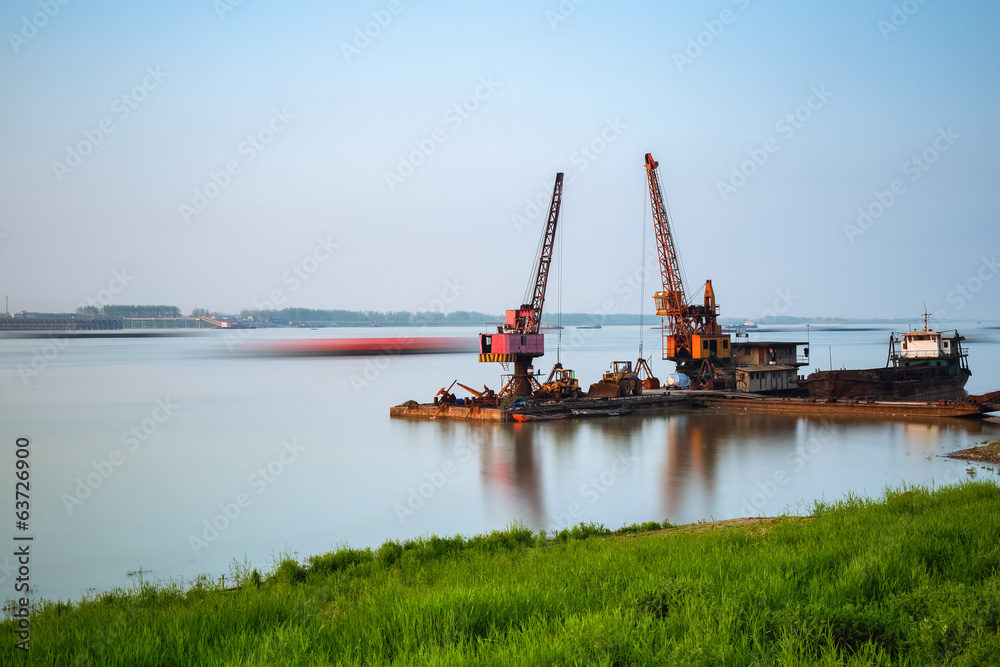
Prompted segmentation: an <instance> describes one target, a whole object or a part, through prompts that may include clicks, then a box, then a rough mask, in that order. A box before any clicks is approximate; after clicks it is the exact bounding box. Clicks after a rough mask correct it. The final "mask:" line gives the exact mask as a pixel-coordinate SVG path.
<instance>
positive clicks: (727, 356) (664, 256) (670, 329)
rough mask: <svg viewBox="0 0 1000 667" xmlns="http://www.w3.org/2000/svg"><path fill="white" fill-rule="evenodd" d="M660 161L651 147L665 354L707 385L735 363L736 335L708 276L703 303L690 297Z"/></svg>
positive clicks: (651, 192) (655, 298)
mask: <svg viewBox="0 0 1000 667" xmlns="http://www.w3.org/2000/svg"><path fill="white" fill-rule="evenodd" d="M657 167H659V163H658V162H656V160H654V159H653V156H652V155H651V154H650V153H646V178H647V181H648V182H649V201H650V205H651V206H652V209H653V230H654V232H655V233H656V249H657V251H658V252H659V255H660V276H661V278H662V279H663V290H662V291H660V292H657V293H656V294H654V295H653V301H654V302H655V304H656V314H657V315H659V316H660V317H665V318H666V325H665V326H663V327H661V329H662V335H663V358H664V359H666V360H669V361H673V362H674V363H676V364H677V372H678V373H684V374H685V375H687V376H689V377H691V378H692V383H693V384H697V385H698V386H708V385H710V384H711V382H712V380H713V378H714V377H715V375H716V373H715V368H717V367H720V366H728V365H730V361H731V359H732V344H731V343H732V341H731V339H730V336H729V334H723V333H722V327H720V326H719V322H718V316H719V307H718V305H717V304H716V303H715V290H713V289H712V281H711V280H706V281H705V298H704V301H703V303H702V304H701V305H698V304H689V303H688V302H687V297H686V296H685V294H684V281H683V278H682V277H681V270H680V262H679V259H678V254H677V248H676V247H674V236H673V232H672V231H671V229H670V220H669V218H668V216H667V206H666V201H665V200H664V198H663V189H662V188H661V187H660V175H659V172H658V171H657Z"/></svg>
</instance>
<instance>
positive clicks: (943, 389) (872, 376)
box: [801, 366, 972, 401]
mask: <svg viewBox="0 0 1000 667" xmlns="http://www.w3.org/2000/svg"><path fill="white" fill-rule="evenodd" d="M971 375H972V373H971V372H970V371H969V370H968V369H965V368H954V367H952V368H948V367H946V366H938V367H930V368H870V369H865V370H840V371H819V372H816V373H812V374H810V375H809V376H808V377H807V378H806V379H805V381H803V382H802V383H801V384H804V385H805V388H806V390H807V391H808V392H809V396H810V397H811V398H874V399H876V400H884V401H952V400H957V399H961V398H964V396H965V392H964V391H963V389H964V388H965V383H966V382H968V381H969V377H970V376H971Z"/></svg>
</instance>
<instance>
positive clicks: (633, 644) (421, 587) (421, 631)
mask: <svg viewBox="0 0 1000 667" xmlns="http://www.w3.org/2000/svg"><path fill="white" fill-rule="evenodd" d="M998 509H1000V487H998V486H997V485H996V484H993V483H990V482H970V483H966V484H962V485H960V486H957V487H951V488H946V489H941V490H938V491H936V492H933V493H932V492H929V491H927V490H925V489H919V488H914V489H908V490H900V491H892V492H889V493H887V494H886V495H885V497H883V498H882V499H881V500H880V501H869V500H862V499H847V500H845V501H842V502H839V503H835V504H829V505H819V506H817V507H816V509H815V511H814V513H813V514H812V516H811V517H806V518H801V519H800V518H781V519H775V520H761V521H752V522H744V523H742V524H738V525H715V524H696V525H694V526H687V527H681V528H670V529H660V530H656V531H649V530H648V529H649V528H652V526H653V525H655V524H651V525H643V526H633V527H631V529H630V530H627V531H622V532H621V533H620V534H615V535H604V536H601V535H599V533H601V532H602V531H601V530H600V528H599V527H596V526H589V527H577V529H575V531H574V532H573V534H570V533H564V534H562V535H560V536H559V537H558V539H555V540H552V539H544V538H540V537H539V536H538V535H535V534H532V533H531V532H530V531H529V530H527V529H524V528H521V527H512V528H509V529H508V530H506V531H502V532H495V533H492V534H490V535H485V536H479V537H475V538H470V539H463V538H459V537H456V538H438V537H430V538H426V539H421V540H415V541H410V542H406V543H403V544H397V543H394V542H387V543H386V544H384V545H382V547H380V548H378V549H377V550H352V549H347V548H345V549H341V550H339V551H337V552H334V553H329V554H325V555H322V556H317V557H313V558H310V559H309V561H308V562H307V563H304V564H303V563H297V562H296V561H294V560H290V559H286V560H284V561H282V562H281V563H279V564H277V565H276V566H275V568H274V570H273V571H272V572H270V573H267V574H266V575H264V576H261V575H259V574H258V573H256V572H254V571H248V570H247V569H246V568H241V567H238V566H237V567H234V569H233V573H232V576H233V577H235V580H232V579H228V578H227V581H226V584H225V585H226V587H230V588H231V589H230V590H224V589H223V588H222V587H221V586H218V585H213V584H211V583H209V582H207V581H201V582H198V583H196V584H195V585H193V586H191V585H189V586H187V587H183V588H182V587H180V586H177V585H171V586H153V585H151V584H139V585H137V586H136V587H135V588H133V589H132V590H129V591H124V590H118V591H113V592H107V593H102V594H98V595H94V596H92V597H89V598H87V599H84V600H81V601H79V602H75V603H72V604H64V603H45V604H44V605H42V607H41V608H40V609H39V610H37V612H36V613H35V614H34V615H33V616H32V618H31V633H32V634H31V644H30V647H31V654H30V657H31V660H30V664H32V665H49V664H59V665H123V666H126V665H127V666H129V667H132V666H136V665H223V664H226V665H228V664H239V665H278V664H280V665H325V664H354V663H362V662H365V663H370V664H387V663H395V664H400V665H409V664H552V663H556V664H562V663H567V664H584V663H586V664H617V665H625V664H630V665H644V664H668V663H669V664H692V665H716V664H718V665H722V664H725V665H751V664H760V663H766V664H781V665H800V664H801V665H813V664H858V665H862V664H884V665H888V664H913V665H928V664H931V665H933V664H956V665H988V664H997V662H998V660H1000V634H998V631H1000V543H998V540H997V535H1000V512H998ZM636 530H638V532H634V531H636ZM233 586H235V587H234V588H232V587H233ZM0 629H2V636H3V637H4V638H5V639H4V640H3V647H2V649H0V663H2V664H5V665H7V664H27V660H25V659H24V658H25V657H26V656H24V655H23V654H22V653H21V652H20V651H16V650H15V649H14V648H13V646H14V642H15V641H17V639H16V636H15V635H14V634H13V629H14V624H13V623H12V622H11V621H9V620H7V621H4V622H3V624H2V628H0Z"/></svg>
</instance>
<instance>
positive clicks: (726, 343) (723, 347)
mask: <svg viewBox="0 0 1000 667" xmlns="http://www.w3.org/2000/svg"><path fill="white" fill-rule="evenodd" d="M722 349H723V350H728V349H729V341H728V340H723V341H722Z"/></svg>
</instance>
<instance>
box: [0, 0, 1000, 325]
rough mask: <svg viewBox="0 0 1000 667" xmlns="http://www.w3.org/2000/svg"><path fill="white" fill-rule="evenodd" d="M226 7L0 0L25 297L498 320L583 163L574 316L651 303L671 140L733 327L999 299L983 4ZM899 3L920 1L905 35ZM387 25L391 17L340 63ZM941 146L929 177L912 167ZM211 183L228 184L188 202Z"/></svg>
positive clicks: (5, 229)
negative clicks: (72, 151) (414, 161)
mask: <svg viewBox="0 0 1000 667" xmlns="http://www.w3.org/2000/svg"><path fill="white" fill-rule="evenodd" d="M230 4H231V0H230ZM226 6H228V4H227V0H218V2H213V1H212V0H197V1H194V0H188V1H181V2H171V3H162V4H161V3H135V2H133V3H124V2H123V3H113V2H80V1H70V2H68V3H67V4H65V5H61V4H59V3H58V1H57V0H42V1H41V2H38V0H36V1H35V2H24V1H21V0H17V1H11V2H7V3H5V4H4V7H3V9H0V28H2V31H3V33H4V35H5V38H4V44H3V46H2V47H0V53H2V56H0V75H2V77H3V81H4V83H5V85H4V91H5V95H4V100H3V106H2V107H0V108H2V119H3V123H2V124H0V133H2V134H0V141H2V145H3V160H2V179H0V195H2V201H3V202H4V204H5V206H4V207H3V213H2V216H0V290H2V293H0V296H5V295H9V296H10V298H11V303H10V306H11V310H13V311H16V310H20V309H22V308H25V309H29V310H62V311H65V310H73V309H74V308H75V307H76V306H77V305H78V304H79V303H81V302H83V301H85V300H86V299H87V298H96V297H97V295H100V294H101V293H102V292H101V290H105V289H108V287H109V283H110V282H111V281H112V279H113V275H112V271H113V270H118V271H120V270H121V269H123V268H124V269H126V271H127V275H129V276H133V278H130V279H129V280H128V284H127V285H125V286H124V288H123V289H119V291H118V293H117V294H114V295H113V299H114V300H113V303H165V304H172V305H177V306H179V307H181V308H182V310H184V311H188V310H190V309H191V308H193V307H194V306H195V305H198V306H202V307H208V308H211V309H215V310H223V311H233V312H235V311H238V310H240V309H241V308H247V307H252V306H254V305H255V304H260V303H263V302H265V301H267V300H268V299H270V298H271V297H272V296H277V297H279V299H280V305H294V306H304V307H314V308H348V309H375V310H425V309H428V308H440V307H441V304H444V307H445V308H446V309H447V310H478V311H486V312H499V311H502V310H503V309H505V308H510V307H514V306H516V305H518V304H519V303H520V300H521V297H522V295H523V292H524V288H525V285H526V284H527V282H528V279H529V275H528V274H529V271H530V269H531V265H532V262H533V259H534V257H533V255H534V253H535V250H536V246H537V239H538V235H539V232H540V229H541V227H540V224H541V218H542V217H543V216H542V215H538V216H537V217H536V218H534V219H533V220H529V219H528V218H527V217H525V218H522V219H520V220H519V219H518V218H517V216H519V215H520V216H524V215H525V213H526V210H527V212H530V206H529V205H528V204H527V203H526V199H530V198H535V197H539V196H540V198H541V199H544V200H546V205H547V198H548V194H549V192H550V191H551V186H552V181H553V178H554V174H555V172H556V171H564V172H565V173H566V174H567V177H568V182H567V185H566V189H565V207H564V214H565V215H564V218H563V221H562V222H563V225H564V234H565V235H564V237H563V241H564V244H565V245H564V249H563V255H562V256H563V260H564V261H563V264H564V266H563V306H564V310H567V311H589V312H612V311H613V312H638V310H639V308H640V298H641V299H642V301H641V304H642V305H643V306H644V307H645V308H646V310H647V312H648V311H649V306H650V302H651V298H650V297H651V294H652V292H653V291H654V290H655V288H656V283H657V282H658V279H659V277H658V270H657V268H656V267H655V266H651V267H650V269H651V271H652V273H651V276H652V279H651V280H647V283H646V288H645V292H646V293H645V294H643V295H641V296H640V294H639V293H638V290H637V289H632V288H629V287H628V286H627V284H626V283H625V282H624V279H625V276H627V275H630V274H636V273H637V268H638V267H639V262H640V259H641V245H642V231H643V230H642V225H643V214H644V210H645V206H646V205H647V204H646V203H645V200H644V193H645V188H646V185H645V170H644V168H643V155H644V154H645V153H646V152H652V153H653V155H654V157H655V158H656V159H657V160H659V162H660V175H661V179H662V181H663V186H664V189H665V191H666V196H667V198H668V200H669V203H670V207H671V212H672V214H673V222H674V229H675V233H676V237H677V242H678V245H679V248H678V249H679V252H680V254H681V257H682V261H683V264H684V267H685V272H686V275H687V280H688V291H689V293H690V294H691V295H692V296H693V295H694V294H696V293H697V292H698V290H699V289H700V287H701V285H702V284H703V282H704V280H705V279H706V278H711V279H712V280H713V284H714V286H715V289H716V293H717V296H718V300H719V302H720V304H721V306H722V313H723V315H724V316H733V317H760V316H761V315H763V314H768V309H769V308H772V307H773V306H774V304H775V300H776V299H777V300H778V301H779V304H781V309H782V312H784V313H786V314H789V315H798V316H807V317H808V316H814V315H815V316H821V315H840V316H848V317H865V316H890V317H897V316H899V317H909V316H914V315H915V314H916V313H919V312H920V310H921V309H922V308H923V305H924V304H925V303H926V304H927V307H928V308H930V309H931V310H934V311H937V312H941V311H947V316H948V317H951V318H961V319H968V318H987V317H993V316H995V315H996V313H997V312H998V306H1000V276H997V275H996V274H997V273H998V272H1000V268H994V264H993V263H992V258H993V257H995V256H996V255H997V254H1000V233H998V232H997V229H998V226H997V220H996V217H997V215H996V209H997V206H996V203H995V201H994V199H995V198H994V196H993V195H994V193H995V192H996V186H995V182H996V180H997V175H998V169H997V166H996V164H995V160H996V156H997V155H1000V133H998V130H997V124H996V119H997V117H998V116H1000V113H998V112H1000V99H998V86H997V83H998V71H1000V69H998V65H1000V42H998V40H997V39H996V37H995V26H996V25H997V24H998V19H1000V6H997V5H996V4H995V3H991V2H985V1H981V2H963V3H943V2H930V1H927V2H925V3H924V4H920V3H919V1H918V0H911V1H910V2H909V3H901V2H895V3H894V2H870V1H865V2H861V1H855V0H849V1H847V2H837V3H795V2H787V1H786V2H779V1H769V2H766V3H765V2H761V1H760V0H749V1H747V0H740V1H739V2H731V1H728V0H717V1H713V2H702V3H693V2H691V3H656V2H623V3H610V2H600V1H597V0H587V1H586V2H582V4H579V5H576V4H575V3H573V2H572V1H571V0H566V1H565V2H563V3H562V5H560V3H559V2H556V1H552V2H538V3H535V2H516V1H515V2H506V3H486V2H471V3H460V2H427V1H421V2H407V1H406V0H398V2H393V3H390V2H358V3H347V4H346V6H345V5H336V6H333V5H331V4H328V3H319V2H287V3H275V2H271V3H268V2H263V1H262V0H244V1H243V2H242V3H241V4H239V5H237V6H235V7H232V11H229V12H225V13H221V18H220V10H219V8H220V7H226ZM560 6H562V7H563V9H564V10H565V9H566V8H573V12H572V13H571V14H569V15H568V16H565V17H563V16H560V18H564V19H565V20H560V21H558V22H555V21H554V20H553V17H554V16H556V15H558V13H559V11H560ZM894 6H895V7H897V8H901V7H902V8H905V9H908V10H910V11H911V14H909V15H904V14H897V15H896V17H895V18H896V22H897V23H899V24H900V25H899V26H898V30H893V31H891V32H889V31H887V30H886V26H888V25H892V23H891V21H892V19H893V12H894ZM46 7H47V8H48V11H49V13H51V14H53V16H51V17H48V16H45V14H44V12H45V8H46ZM56 8H57V10H56ZM391 10H395V13H392V11H391ZM899 11H902V9H900V10H899ZM373 12H375V13H376V15H381V18H382V19H383V22H384V23H387V24H386V25H384V26H380V27H379V28H378V30H377V34H376V35H375V36H374V37H371V38H370V41H369V43H367V44H366V45H365V44H364V42H363V41H359V42H358V44H360V45H362V46H363V48H357V46H355V48H357V51H356V52H352V53H350V54H348V55H345V52H344V51H345V49H344V45H345V44H352V42H353V40H355V36H356V31H357V30H362V31H363V30H364V29H365V26H366V24H369V23H370V22H372V21H374V20H375V18H373ZM724 12H727V13H724ZM566 13H567V14H568V13H569V12H566ZM903 16H905V18H906V21H905V23H904V22H903V21H902V20H901V17H903ZM386 17H391V21H388V22H387V21H386ZM26 21H27V23H25V22H26ZM727 21H728V23H727ZM880 21H882V22H883V23H882V24H881V26H880ZM32 24H42V25H41V27H38V28H37V29H36V30H33V29H32V28H34V27H35V25H32ZM893 27H896V26H893ZM369 29H370V32H373V33H375V32H376V30H375V29H374V24H372V25H371V26H369ZM713 30H714V31H715V32H716V33H717V34H712V31H713ZM699 39H700V41H701V42H702V44H703V45H704V46H702V47H700V48H701V52H700V53H698V51H697V49H695V48H694V47H691V46H690V45H691V44H692V43H697V41H698V40H699ZM689 40H692V41H691V42H689ZM685 53H687V54H688V55H693V56H694V57H692V58H691V60H690V62H683V61H680V60H679V58H678V56H679V55H684V54H685ZM348 56H349V57H348ZM149 72H154V73H157V75H156V76H152V75H151V74H149ZM484 81H485V82H487V84H488V85H487V84H484V83H483V82H484ZM144 85H145V87H143V86H144ZM137 87H138V88H137ZM814 90H818V91H822V92H823V95H822V97H816V96H815V94H814V92H813V91H814ZM134 91H135V92H134ZM477 92H478V94H479V98H478V99H477V98H476V97H475V95H476V94H477ZM123 95H125V96H126V102H128V101H129V97H130V96H134V97H139V98H142V99H140V100H136V99H134V97H133V99H132V100H131V106H134V108H131V109H129V108H127V106H126V103H125V102H121V101H120V98H121V97H122V96H123ZM811 95H812V96H813V97H810V96H811ZM470 96H472V97H470ZM116 100H119V101H118V102H116ZM464 100H468V102H467V104H468V106H470V107H475V108H474V109H472V110H469V111H464V110H463V111H462V114H463V115H459V114H458V113H457V112H456V111H455V110H454V106H455V105H456V104H458V105H462V104H463V101H464ZM809 102H811V103H812V105H813V108H812V109H808V107H806V108H801V107H803V105H807V104H808V103H809ZM460 108H461V107H460ZM126 110H127V111H128V115H127V116H126V115H125V111H126ZM796 112H798V113H799V114H800V118H804V117H808V118H807V119H806V120H804V121H802V122H799V121H796V123H797V124H798V125H799V126H798V127H792V126H791V125H790V124H779V121H781V119H782V118H783V117H785V116H786V114H793V115H794V114H795V113H796ZM102 122H103V123H104V127H105V128H107V127H111V128H112V131H111V132H110V133H107V134H105V133H104V132H100V127H101V123H102ZM786 123H787V121H786ZM435 131H437V133H436V134H435ZM98 132H100V142H99V143H97V144H96V145H95V146H93V149H92V151H91V152H90V154H89V155H86V156H84V157H82V158H81V159H80V162H79V163H78V164H77V166H76V167H73V168H72V169H71V170H69V171H67V170H66V169H62V168H61V167H59V166H58V165H55V163H57V162H58V163H63V164H68V163H67V162H66V160H67V147H68V146H69V147H76V146H78V145H79V144H80V143H81V142H83V143H84V144H85V145H84V146H83V150H87V149H88V148H89V146H87V145H86V144H87V143H88V142H89V141H90V140H88V139H87V138H86V137H87V135H85V133H89V136H90V137H96V136H98V134H96V133H98ZM602 132H603V133H604V137H603V138H602ZM256 135H259V139H258V141H261V142H262V141H264V140H267V139H272V140H271V141H270V143H267V144H266V145H264V144H263V143H259V144H258V145H259V146H260V150H258V149H256V148H253V145H252V143H247V139H248V137H250V136H256ZM435 137H436V139H437V140H435ZM442 139H443V141H442ZM769 139H770V140H771V142H770V143H767V142H768V140H769ZM935 141H937V142H938V143H937V147H935ZM592 142H593V145H594V146H595V147H596V148H598V149H602V150H603V152H601V153H600V154H599V155H594V159H593V160H590V159H588V158H585V157H584V156H583V153H582V152H581V151H580V148H581V147H582V146H585V145H588V144H591V143H592ZM91 143H93V142H91ZM421 143H422V144H423V145H424V146H425V147H427V146H431V145H433V147H434V150H433V152H431V153H430V154H429V155H426V156H423V155H419V154H418V155H417V156H416V157H417V158H418V161H422V164H420V165H419V166H417V167H416V168H415V169H414V170H413V173H412V175H407V176H406V178H405V179H403V180H402V182H399V181H395V182H394V184H393V187H390V185H389V184H388V183H387V177H386V174H387V172H390V173H391V172H396V174H397V175H399V173H400V172H399V168H400V159H401V156H402V157H404V158H408V157H409V156H410V155H411V154H412V153H413V151H417V150H419V149H418V146H419V145H420V144H421ZM765 146H769V147H770V148H771V149H772V152H771V153H767V151H766V150H764V149H765ZM941 149H946V150H941ZM748 151H750V153H748ZM762 151H763V154H766V157H767V160H766V162H764V163H763V164H762V165H760V166H759V167H758V166H756V165H752V164H750V165H748V166H746V167H745V170H746V171H753V172H754V173H752V174H751V175H750V176H749V177H747V178H746V180H745V183H742V184H741V185H739V187H735V186H734V190H732V191H728V192H727V193H725V200H724V198H723V195H722V194H720V183H730V185H732V184H733V183H734V182H736V183H740V181H739V179H737V180H736V181H731V180H730V179H731V178H732V172H733V169H734V168H736V169H739V168H740V167H741V165H742V164H743V163H744V162H745V161H746V160H748V159H750V158H751V156H752V155H754V154H756V155H757V156H758V160H760V158H761V155H762ZM924 151H928V153H927V155H928V157H930V158H934V159H935V161H934V163H933V164H927V165H925V166H926V170H923V169H920V168H919V167H916V166H914V164H913V163H909V164H908V161H909V160H910V159H911V158H912V156H914V155H918V156H919V155H920V154H921V153H923V152H924ZM250 157H252V158H253V159H252V160H251V159H250ZM227 163H230V166H232V167H234V169H233V172H234V173H233V174H226V175H220V174H222V173H223V172H224V171H225V169H226V165H227ZM584 167H585V168H584ZM57 172H58V173H57ZM212 173H215V174H216V179H215V180H216V181H217V182H219V183H224V184H225V187H222V188H218V191H217V192H216V188H215V184H214V183H213V180H212V176H211V174H212ZM407 173H408V172H406V170H405V169H404V175H406V174H407ZM918 175H919V178H917V176H918ZM914 179H916V180H914ZM389 180H395V179H389ZM894 181H899V183H898V184H897V191H898V192H899V193H900V194H898V195H892V196H893V197H894V200H893V201H892V204H891V205H890V206H888V207H886V208H885V210H884V212H883V213H882V215H881V216H879V217H877V218H873V219H872V222H871V224H868V223H865V224H868V227H867V229H863V228H862V227H860V226H859V227H852V226H851V225H857V220H858V208H859V207H864V208H866V209H870V210H871V211H873V212H875V213H877V212H878V211H879V207H880V206H881V204H879V203H878V197H877V196H876V192H889V193H891V190H892V184H893V182H894ZM206 188H207V192H206ZM196 190H197V191H199V192H201V193H202V194H203V195H205V194H215V195H216V196H215V197H214V198H212V199H211V200H210V201H208V204H207V206H205V207H204V210H202V211H200V212H199V213H198V214H197V215H193V214H192V213H191V211H192V210H193V209H194V208H195V204H196V203H198V202H199V200H198V199H197V197H196V196H195V191H196ZM887 196H888V195H882V198H883V201H888V199H887ZM206 201H207V200H206ZM201 203H202V204H204V203H205V202H201ZM185 206H189V207H191V208H189V209H185V208H184V207H185ZM185 211H186V212H187V213H185ZM649 219H650V218H649V215H648V214H647V215H646V220H647V225H650V224H651V223H650V222H649ZM525 221H527V222H528V223H529V224H524V223H525ZM845 225H846V227H845ZM648 231H649V233H648V234H647V243H649V244H650V249H651V248H652V245H651V244H652V242H653V241H652V234H651V229H650V230H648ZM318 238H319V239H323V240H324V243H325V246H323V244H319V243H318V241H317V239H318ZM331 243H335V244H337V247H336V249H335V250H334V251H333V252H332V253H331V252H329V251H328V248H329V246H330V244H331ZM324 247H325V248H327V249H324ZM984 260H985V262H984ZM114 286H115V287H116V289H118V287H119V285H118V283H115V284H114ZM959 286H964V289H965V290H966V295H965V296H961V294H960V292H959V291H958V287H959ZM553 288H554V285H553ZM550 289H552V288H550ZM788 294H790V295H791V297H792V298H790V299H787V298H784V296H783V295H788ZM442 296H444V297H446V298H442ZM547 306H548V308H547V309H548V310H552V309H554V307H555V300H554V292H552V291H550V300H549V301H548V303H547Z"/></svg>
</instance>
